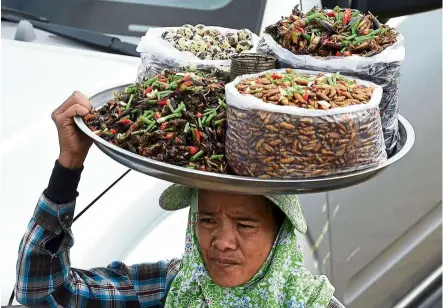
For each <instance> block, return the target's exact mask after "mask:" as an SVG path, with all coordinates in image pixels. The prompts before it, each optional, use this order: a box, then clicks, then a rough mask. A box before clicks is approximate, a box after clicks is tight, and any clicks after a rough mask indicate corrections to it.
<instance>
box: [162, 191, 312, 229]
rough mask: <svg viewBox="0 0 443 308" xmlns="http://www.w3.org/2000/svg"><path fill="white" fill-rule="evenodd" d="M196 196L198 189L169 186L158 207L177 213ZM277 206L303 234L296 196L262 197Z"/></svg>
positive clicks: (304, 224) (303, 224) (304, 226)
mask: <svg viewBox="0 0 443 308" xmlns="http://www.w3.org/2000/svg"><path fill="white" fill-rule="evenodd" d="M197 195H198V189H197V188H193V187H187V186H183V185H178V184H174V185H172V186H169V187H168V188H167V189H166V190H165V191H164V192H163V193H162V195H161V196H160V200H159V203H160V207H161V208H162V209H164V210H166V211H177V210H180V209H184V208H186V207H189V206H191V202H192V200H193V199H192V198H193V196H197ZM264 196H265V197H266V198H267V199H269V200H270V201H272V203H274V204H275V205H276V206H278V207H279V208H280V209H281V210H282V211H283V213H284V214H285V215H286V217H288V219H289V220H290V221H291V223H292V225H293V226H294V228H295V229H297V230H298V231H299V232H301V233H305V232H306V230H307V225H306V221H305V218H304V217H303V212H302V210H301V206H300V203H299V201H298V197H297V196H296V195H264Z"/></svg>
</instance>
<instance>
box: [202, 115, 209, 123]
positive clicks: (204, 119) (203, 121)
mask: <svg viewBox="0 0 443 308" xmlns="http://www.w3.org/2000/svg"><path fill="white" fill-rule="evenodd" d="M207 118H208V115H205V116H204V117H203V119H202V123H205V122H206V119H207Z"/></svg>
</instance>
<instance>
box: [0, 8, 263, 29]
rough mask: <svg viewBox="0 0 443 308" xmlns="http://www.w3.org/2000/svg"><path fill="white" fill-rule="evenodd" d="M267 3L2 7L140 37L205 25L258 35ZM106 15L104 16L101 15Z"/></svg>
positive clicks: (66, 23)
mask: <svg viewBox="0 0 443 308" xmlns="http://www.w3.org/2000/svg"><path fill="white" fill-rule="evenodd" d="M266 2H267V0H235V1H233V0H75V1H59V0H45V1H33V0H3V1H2V6H5V7H9V8H13V9H18V10H21V11H25V12H28V13H31V14H37V15H40V16H43V17H46V18H48V19H49V20H50V21H51V22H54V23H59V24H63V25H67V26H71V27H78V28H84V29H88V30H93V31H98V32H103V33H109V34H114V35H115V34H117V35H118V34H120V35H126V36H140V34H143V33H144V32H145V31H146V29H147V28H148V27H168V26H169V27H171V26H172V27H174V26H182V25H184V24H194V25H195V24H199V23H200V24H205V25H217V26H221V27H227V28H233V29H242V28H248V29H250V30H251V31H253V32H255V33H259V31H260V28H261V25H262V20H263V14H264V11H265V7H266ZM104 12H106V13H104Z"/></svg>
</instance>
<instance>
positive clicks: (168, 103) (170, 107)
mask: <svg viewBox="0 0 443 308" xmlns="http://www.w3.org/2000/svg"><path fill="white" fill-rule="evenodd" d="M166 104H167V105H168V107H169V110H171V113H175V110H174V108H172V106H171V103H170V102H167V103H166Z"/></svg>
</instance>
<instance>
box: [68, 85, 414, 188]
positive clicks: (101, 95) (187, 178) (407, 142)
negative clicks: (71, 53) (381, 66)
mask: <svg viewBox="0 0 443 308" xmlns="http://www.w3.org/2000/svg"><path fill="white" fill-rule="evenodd" d="M124 87H126V85H119V86H116V87H112V88H110V89H107V90H104V91H99V92H96V93H95V94H93V95H91V96H90V100H91V103H92V105H93V106H94V107H95V108H96V107H99V106H102V105H103V104H105V103H106V102H107V101H109V99H111V98H112V97H113V93H114V92H118V91H120V90H121V89H123V88H124ZM75 122H76V124H77V125H78V127H79V128H80V129H81V130H82V131H83V132H84V133H85V134H86V135H88V136H89V137H91V138H92V139H93V140H94V143H95V145H96V146H97V147H98V148H99V149H100V150H102V151H103V152H104V153H105V154H107V155H108V156H110V157H111V158H113V159H114V160H116V161H118V162H119V163H121V164H123V165H125V166H127V167H129V168H131V169H133V170H136V171H139V172H142V173H145V174H147V175H150V176H153V177H156V178H159V179H162V180H165V181H169V182H173V183H178V184H183V185H187V186H193V187H197V188H201V189H208V190H218V191H225V192H233V193H247V194H256V195H261V194H306V193H317V192H324V191H329V190H336V189H342V188H346V187H350V186H353V185H357V184H360V183H363V182H366V181H368V180H370V179H372V178H373V177H375V176H377V175H378V174H380V173H381V172H382V171H384V170H385V169H386V168H388V167H389V166H390V165H391V164H393V163H394V162H396V161H398V160H399V159H401V158H402V157H403V156H405V155H406V153H408V152H409V150H410V149H411V148H412V145H413V144H414V140H415V134H414V130H413V128H412V126H411V124H409V122H408V121H407V120H406V119H405V118H404V117H403V116H401V115H399V131H400V138H399V141H398V144H397V150H396V153H395V154H394V155H393V156H392V157H390V158H389V159H388V160H387V161H386V162H385V163H384V164H381V165H379V166H377V167H373V168H369V169H365V170H361V171H356V172H350V173H345V174H340V175H335V176H328V177H320V178H312V179H297V180H286V179H285V180H284V179H270V180H269V179H259V178H253V177H244V176H236V175H226V174H216V173H209V172H203V171H197V170H192V169H186V168H182V167H179V166H174V165H170V164H167V163H162V162H158V161H155V160H153V159H149V158H146V157H143V156H140V155H137V154H134V153H132V152H129V151H126V150H123V149H121V148H119V147H117V146H115V145H113V144H111V143H109V142H106V141H105V140H103V139H101V138H100V137H98V136H97V135H95V134H94V133H93V132H92V131H91V130H90V129H89V128H88V127H87V126H86V125H85V123H84V122H83V120H82V119H81V118H80V117H76V118H75Z"/></svg>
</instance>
